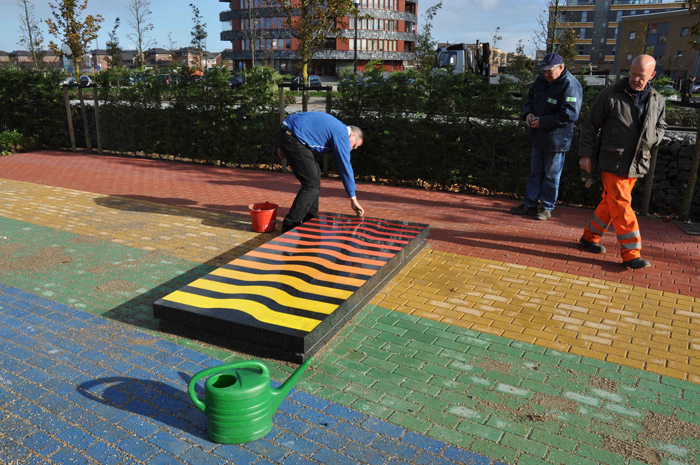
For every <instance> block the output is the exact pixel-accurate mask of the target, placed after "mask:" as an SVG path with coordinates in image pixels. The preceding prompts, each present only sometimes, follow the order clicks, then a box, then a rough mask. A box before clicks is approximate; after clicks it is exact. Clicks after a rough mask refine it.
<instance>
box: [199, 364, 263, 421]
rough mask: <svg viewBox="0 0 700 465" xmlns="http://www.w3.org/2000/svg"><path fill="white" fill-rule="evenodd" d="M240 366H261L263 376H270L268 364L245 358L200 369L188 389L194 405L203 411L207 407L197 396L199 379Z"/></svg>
mask: <svg viewBox="0 0 700 465" xmlns="http://www.w3.org/2000/svg"><path fill="white" fill-rule="evenodd" d="M239 368H259V369H260V370H261V371H262V374H263V376H265V375H266V376H270V370H269V369H268V368H267V365H265V364H264V363H262V362H258V361H256V360H243V361H241V362H233V363H226V364H224V365H218V366H215V367H211V368H207V369H206V370H204V371H200V372H199V373H197V374H196V375H194V376H193V377H192V379H191V380H190V382H189V385H188V387H187V390H188V392H189V394H190V399H192V402H194V405H196V406H197V408H199V410H201V411H202V412H204V410H205V408H206V406H205V404H204V402H202V401H201V400H199V397H197V393H196V392H195V390H194V387H195V385H196V384H197V381H199V380H200V379H202V378H206V377H207V376H211V375H215V374H217V373H221V372H222V371H227V370H235V369H239Z"/></svg>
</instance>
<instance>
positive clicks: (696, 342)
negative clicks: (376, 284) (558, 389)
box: [372, 250, 700, 382]
mask: <svg viewBox="0 0 700 465" xmlns="http://www.w3.org/2000/svg"><path fill="white" fill-rule="evenodd" d="M372 303H373V304H375V305H379V306H382V307H384V308H388V309H392V310H396V311H399V312H403V313H409V314H413V315H416V316H420V317H423V318H430V319H433V320H437V321H442V322H445V323H448V324H451V325H456V326H460V327H463V328H469V329H474V330H478V331H483V332H485V333H489V334H495V335H499V336H504V337H508V338H511V339H515V340H518V341H522V342H528V343H532V344H536V345H540V346H543V347H549V348H553V349H556V350H560V351H564V352H571V353H575V354H578V355H582V356H586V357H591V358H596V359H599V360H607V361H610V362H613V363H619V364H623V365H627V366H630V367H634V368H641V369H644V370H648V371H651V372H654V373H659V374H663V375H667V376H671V377H674V378H679V379H684V380H689V381H694V382H697V380H698V379H699V377H700V363H698V361H697V358H696V357H695V356H694V354H697V350H698V349H700V326H699V325H698V323H699V322H700V300H699V299H696V298H693V297H689V296H683V295H676V294H671V293H667V292H662V291H658V290H652V289H646V288H641V287H635V286H630V285H627V284H620V283H611V282H606V281H604V280H600V279H594V278H587V277H581V276H576V275H572V274H567V273H559V272H555V271H549V270H542V269H537V268H530V267H524V266H520V265H512V264H508V263H503V262H497V261H493V260H486V259H481V258H474V257H468V256H464V255H457V254H451V253H444V252H440V251H435V250H424V251H423V252H421V254H420V255H419V256H418V257H416V259H414V260H413V262H412V263H410V264H409V265H407V266H406V268H404V269H403V270H402V271H401V273H400V274H399V275H398V276H397V277H396V278H395V279H394V280H393V281H392V282H391V283H390V284H388V285H387V286H386V287H385V288H384V289H383V290H382V291H381V292H380V294H379V295H378V296H377V297H375V298H374V300H373V301H372Z"/></svg>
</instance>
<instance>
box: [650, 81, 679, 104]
mask: <svg viewBox="0 0 700 465" xmlns="http://www.w3.org/2000/svg"><path fill="white" fill-rule="evenodd" d="M654 90H656V91H657V92H658V93H660V94H661V95H663V96H664V97H666V100H674V101H675V100H680V97H679V96H678V92H677V91H676V89H674V88H673V86H671V85H667V84H664V85H660V86H654Z"/></svg>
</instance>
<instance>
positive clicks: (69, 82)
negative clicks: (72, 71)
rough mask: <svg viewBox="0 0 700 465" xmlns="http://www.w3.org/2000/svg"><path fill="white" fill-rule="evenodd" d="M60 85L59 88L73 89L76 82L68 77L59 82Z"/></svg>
mask: <svg viewBox="0 0 700 465" xmlns="http://www.w3.org/2000/svg"><path fill="white" fill-rule="evenodd" d="M60 85H61V86H69V87H75V86H77V85H78V81H76V80H75V78H74V77H69V78H65V79H64V80H63V81H61V84H60Z"/></svg>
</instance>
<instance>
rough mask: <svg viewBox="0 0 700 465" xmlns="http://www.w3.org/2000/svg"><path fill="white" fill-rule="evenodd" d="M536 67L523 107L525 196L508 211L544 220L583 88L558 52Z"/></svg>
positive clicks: (554, 195)
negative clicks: (527, 148) (528, 154)
mask: <svg viewBox="0 0 700 465" xmlns="http://www.w3.org/2000/svg"><path fill="white" fill-rule="evenodd" d="M539 69H540V70H541V71H542V73H541V74H540V75H539V76H538V77H537V79H536V80H535V83H534V84H533V85H532V87H531V88H530V92H529V93H528V98H527V103H526V104H525V109H524V110H523V119H524V120H525V124H527V126H528V127H529V128H530V142H531V143H532V158H531V160H530V176H529V177H528V178H527V196H526V197H525V201H524V202H523V203H522V205H519V206H517V207H513V208H511V209H510V212H511V213H512V214H514V215H531V216H534V218H535V219H536V220H546V219H547V218H549V217H551V216H552V211H553V210H554V206H555V204H556V202H557V197H558V195H559V178H560V177H561V172H562V170H563V169H564V155H565V153H566V152H567V151H568V150H569V149H570V148H571V139H572V138H573V136H574V123H575V122H576V120H578V116H579V112H580V111H581V100H583V89H582V88H581V84H580V83H579V82H578V81H577V80H576V78H575V77H574V76H573V75H572V74H571V73H570V72H569V70H567V69H566V68H565V67H564V60H563V59H562V57H561V56H560V55H559V54H558V53H550V54H548V55H546V56H545V57H544V58H543V59H542V64H540V66H539Z"/></svg>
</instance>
